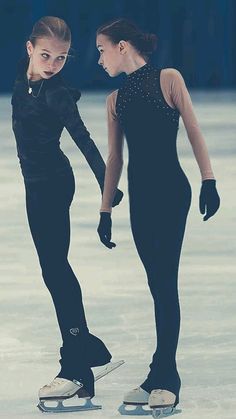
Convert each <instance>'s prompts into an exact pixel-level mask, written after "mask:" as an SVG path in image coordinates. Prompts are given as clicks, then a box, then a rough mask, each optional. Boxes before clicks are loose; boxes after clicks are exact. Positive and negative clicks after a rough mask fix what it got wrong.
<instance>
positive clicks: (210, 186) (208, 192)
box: [199, 179, 220, 221]
mask: <svg viewBox="0 0 236 419" xmlns="http://www.w3.org/2000/svg"><path fill="white" fill-rule="evenodd" d="M219 206H220V197H219V195H218V192H217V190H216V181H215V179H206V180H203V182H202V187H201V191H200V196H199V209H200V212H201V214H205V213H206V215H205V216H204V217H203V221H206V220H208V218H210V217H212V215H214V214H215V213H216V211H217V210H218V208H219Z"/></svg>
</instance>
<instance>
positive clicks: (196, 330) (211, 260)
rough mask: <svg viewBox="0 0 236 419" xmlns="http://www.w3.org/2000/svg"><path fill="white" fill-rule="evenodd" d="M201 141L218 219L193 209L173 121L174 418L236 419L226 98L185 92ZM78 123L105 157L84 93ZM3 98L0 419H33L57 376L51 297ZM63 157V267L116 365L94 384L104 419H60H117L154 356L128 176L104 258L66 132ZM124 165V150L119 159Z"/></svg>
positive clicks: (94, 111)
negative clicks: (177, 310)
mask: <svg viewBox="0 0 236 419" xmlns="http://www.w3.org/2000/svg"><path fill="white" fill-rule="evenodd" d="M192 98H193V102H194V105H195V109H196V113H197V116H198V119H199V122H200V126H201V128H202V132H203V134H204V136H205V138H206V141H207V145H208V149H209V152H210V155H211V161H212V166H213V170H214V173H215V176H216V178H217V186H218V190H219V193H220V196H221V203H222V206H221V209H220V211H219V212H218V213H217V215H216V216H215V217H214V218H212V219H210V220H209V221H208V222H206V223H205V222H203V221H202V216H201V215H200V213H199V210H198V194H199V188H200V182H201V179H200V175H199V170H198V167H197V164H196V162H195V159H194V157H193V154H192V150H191V146H190V144H189V142H188V139H187V136H186V133H185V131H184V127H183V125H182V123H181V127H180V130H179V136H178V151H179V157H180V162H181V165H182V167H183V169H184V171H185V172H186V174H187V176H188V178H189V180H190V183H191V186H192V192H193V200H192V206H191V210H190V214H189V218H188V225H187V229H186V235H185V240H184V245H183V252H182V256H181V265H180V271H179V290H180V303H181V310H182V323H181V334H180V339H179V348H178V365H179V372H180V374H181V378H182V389H181V394H180V404H179V406H178V407H179V408H181V409H182V413H181V414H179V415H178V416H176V417H178V418H180V419H199V418H201V419H221V418H223V419H234V418H235V417H236V397H235V395H236V367H235V365H236V360H235V348H236V335H235V323H236V322H235V319H236V316H235V314H236V313H235V307H236V304H235V294H236V282H235V273H236V268H235V237H234V234H235V214H236V208H235V206H236V204H235V198H234V197H235V191H234V189H233V188H234V186H233V185H234V184H235V180H234V178H235V172H236V165H235V151H236V145H235V144H236V143H235V132H236V122H235V111H236V105H235V103H236V93H235V92H197V93H194V94H192ZM80 107H81V115H82V117H83V119H84V122H85V123H86V125H87V127H88V129H89V131H90V132H91V135H92V137H93V138H94V140H95V141H96V143H97V144H98V146H99V148H100V149H101V152H102V154H103V156H104V158H106V153H107V139H106V122H105V118H106V111H105V94H91V93H88V94H86V93H84V95H83V96H82V99H81V102H80ZM10 117H11V109H10V97H9V96H1V97H0V127H1V128H0V129H1V147H0V149H1V152H0V185H1V186H0V188H1V195H0V196H1V199H0V232H1V241H0V259H1V265H0V278H1V279H0V281H1V293H0V316H1V330H0V337H1V339H0V364H1V380H0V394H1V406H0V417H2V418H4V419H8V418H14V419H15V418H17V419H31V418H36V417H38V418H41V417H42V413H40V412H39V411H38V409H37V408H36V405H37V403H38V397H37V394H38V389H39V388H40V387H41V386H42V385H44V384H46V383H47V382H49V381H51V380H52V379H53V378H54V377H55V375H56V374H57V372H58V368H59V364H58V349H59V346H60V344H61V339H60V334H59V330H58V328H57V325H56V317H55V313H54V308H53V306H52V303H51V297H50V295H49V293H48V291H47V289H46V287H45V286H44V284H43V282H42V279H41V274H40V268H39V265H38V260H37V257H36V253H35V250H34V247H33V242H32V239H31V236H30V233H29V230H28V225H27V222H26V213H25V203H24V199H25V198H24V188H23V182H22V178H21V174H20V169H19V165H18V161H17V157H16V151H15V140H14V137H13V134H12V132H11V121H10ZM62 148H63V150H64V151H65V153H66V154H67V155H68V156H69V158H70V160H71V163H72V165H73V168H74V173H75V175H76V182H77V191H76V194H75V197H74V201H73V205H72V208H71V220H72V238H71V247H70V262H71V264H72V266H73V269H74V271H75V272H76V274H77V276H78V278H79V280H80V283H81V286H82V289H83V295H84V301H85V307H86V313H87V318H88V322H89V325H90V329H91V331H92V332H94V333H96V334H97V335H98V336H100V337H101V338H102V339H104V341H105V343H106V344H107V345H108V347H109V349H110V350H111V351H112V353H113V355H114V358H115V359H125V361H126V363H125V365H124V366H123V367H122V368H120V369H118V370H116V371H114V372H113V373H112V374H109V375H108V376H107V377H106V378H104V379H102V380H101V381H100V382H98V383H97V387H96V388H97V394H96V398H95V399H94V403H95V404H102V406H103V409H102V410H101V411H94V412H80V413H77V414H76V413H74V414H73V413H67V414H66V418H68V419H70V418H71V419H72V418H75V416H76V417H80V418H81V419H84V418H89V419H92V418H103V419H111V418H118V417H121V416H120V414H119V413H118V411H117V409H118V407H119V406H120V404H121V402H122V397H123V394H124V393H125V392H127V391H128V390H130V389H131V388H133V387H136V386H137V385H139V384H140V383H141V382H142V380H143V379H144V378H145V375H146V373H147V371H148V364H149V363H150V361H151V355H152V352H153V351H154V346H155V333H154V319H153V305H152V300H151V297H150V294H149V291H148V288H147V284H146V278H145V274H144V270H143V267H142V265H141V263H140V261H139V259H138V257H137V254H136V250H135V248H134V244H133V241H132V237H131V232H130V228H129V218H128V199H127V183H126V167H125V168H124V172H123V176H122V179H121V184H120V186H121V189H123V190H124V192H125V199H124V201H123V203H122V205H120V207H116V208H115V209H114V211H113V240H114V241H115V243H116V244H117V247H116V248H115V249H113V250H112V251H110V250H108V249H106V248H105V247H103V246H102V245H101V244H100V242H99V239H98V236H97V233H96V228H97V222H98V218H99V217H98V211H99V205H100V191H99V188H98V186H97V184H96V181H95V178H94V176H93V174H92V173H91V172H90V171H89V168H88V166H87V165H86V162H85V160H84V158H83V156H82V155H80V153H79V150H78V149H77V148H76V146H75V145H74V143H73V141H72V140H71V139H70V138H69V136H68V135H67V133H66V132H65V133H64V134H63V140H62ZM125 157H126V158H125V162H126V163H127V150H125Z"/></svg>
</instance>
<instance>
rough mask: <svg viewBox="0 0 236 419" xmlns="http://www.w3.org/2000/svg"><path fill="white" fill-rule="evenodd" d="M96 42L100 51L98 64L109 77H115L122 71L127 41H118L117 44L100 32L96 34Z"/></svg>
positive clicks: (127, 45) (127, 46) (127, 47)
mask: <svg viewBox="0 0 236 419" xmlns="http://www.w3.org/2000/svg"><path fill="white" fill-rule="evenodd" d="M96 44H97V49H98V51H99V53H100V57H99V60H98V64H99V65H101V66H102V67H103V69H104V70H105V71H106V72H107V73H108V74H109V76H110V77H115V76H118V75H119V74H120V73H122V72H123V71H124V64H125V60H124V59H125V54H127V53H128V49H129V43H128V42H127V41H120V42H119V43H118V44H114V43H113V42H112V41H111V40H110V38H109V37H108V36H106V35H102V34H100V35H98V36H97V40H96Z"/></svg>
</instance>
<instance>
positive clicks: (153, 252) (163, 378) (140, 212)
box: [130, 183, 191, 402]
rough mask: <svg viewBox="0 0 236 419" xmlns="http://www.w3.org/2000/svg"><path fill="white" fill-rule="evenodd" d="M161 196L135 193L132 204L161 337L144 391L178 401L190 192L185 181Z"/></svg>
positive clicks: (158, 338)
mask: <svg viewBox="0 0 236 419" xmlns="http://www.w3.org/2000/svg"><path fill="white" fill-rule="evenodd" d="M162 192H163V195H162V196H161V195H159V199H158V198H157V201H156V202H155V201H154V200H153V199H151V197H150V196H149V199H147V200H145V199H144V201H141V200H140V198H137V197H136V194H131V202H130V215H131V227H132V232H133V236H134V240H135V244H136V247H137V250H138V253H139V256H140V258H141V260H142V262H143V265H144V267H145V270H146V273H147V278H148V284H149V287H150V291H151V294H152V297H153V300H154V308H155V321H156V333H157V348H156V351H155V353H154V355H153V359H152V363H151V364H150V372H149V374H148V377H147V379H146V380H145V381H144V383H143V384H142V388H143V389H145V390H146V391H148V392H151V391H152V390H153V389H157V388H162V389H166V390H169V391H172V392H173V393H174V394H175V395H176V397H177V399H176V400H177V402H178V398H179V390H180V383H181V381H180V377H179V374H178V371H177V367H176V350H177V344H178V337H179V329H180V307H179V298H178V267H179V259H180V252H181V247H182V242H183V237H184V230H185V224H186V218H187V214H188V210H189V206H190V201H191V189H190V187H189V184H188V183H187V184H186V183H185V184H183V185H182V186H181V187H179V188H177V190H176V191H171V190H169V189H168V190H167V191H165V190H164V189H163V191H162ZM148 202H149V203H150V205H147V203H148ZM163 204H164V205H163Z"/></svg>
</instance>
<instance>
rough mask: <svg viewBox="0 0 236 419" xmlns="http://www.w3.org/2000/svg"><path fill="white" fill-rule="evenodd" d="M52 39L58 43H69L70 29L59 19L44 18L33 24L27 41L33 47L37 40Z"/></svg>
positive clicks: (52, 17) (53, 17)
mask: <svg viewBox="0 0 236 419" xmlns="http://www.w3.org/2000/svg"><path fill="white" fill-rule="evenodd" d="M54 37H55V38H57V39H59V40H60V41H64V42H71V31H70V28H69V26H68V25H67V23H66V22H65V21H64V20H62V19H60V18H59V17H55V16H44V17H41V19H39V20H38V21H37V22H36V23H35V24H34V26H33V30H32V33H31V35H30V37H29V40H30V42H31V43H32V44H33V45H35V43H36V40H37V39H38V38H54Z"/></svg>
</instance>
